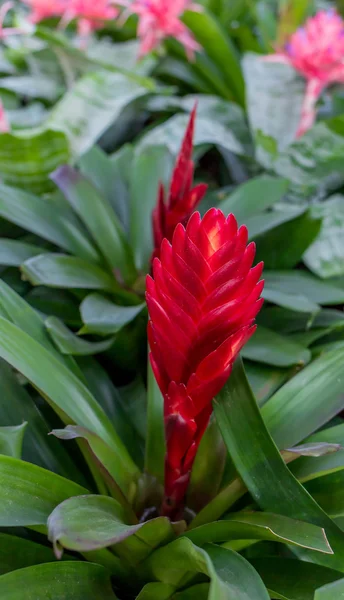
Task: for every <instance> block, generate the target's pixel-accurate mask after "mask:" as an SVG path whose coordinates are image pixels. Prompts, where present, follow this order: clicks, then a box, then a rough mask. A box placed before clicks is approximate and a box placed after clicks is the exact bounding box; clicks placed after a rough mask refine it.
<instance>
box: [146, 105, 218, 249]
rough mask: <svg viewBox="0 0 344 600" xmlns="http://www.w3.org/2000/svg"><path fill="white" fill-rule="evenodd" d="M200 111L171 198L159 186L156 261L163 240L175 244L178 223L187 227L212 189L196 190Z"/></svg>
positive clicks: (155, 216) (193, 116) (192, 118)
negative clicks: (195, 148)
mask: <svg viewBox="0 0 344 600" xmlns="http://www.w3.org/2000/svg"><path fill="white" fill-rule="evenodd" d="M196 108H197V107H196V106H195V107H194V109H193V111H192V113H191V115H190V120H189V123H188V126H187V129H186V132H185V135H184V139H183V142H182V146H181V149H180V152H179V155H178V157H177V161H176V165H175V167H174V170H173V173H172V178H171V185H170V190H169V194H168V198H167V199H166V193H165V189H164V186H163V185H162V184H160V186H159V193H158V202H157V206H156V208H155V209H154V211H153V215H152V220H153V235H154V252H153V257H152V258H155V257H158V258H159V256H160V247H161V243H162V241H163V239H164V238H166V239H167V240H168V241H170V242H171V241H172V237H173V234H174V230H175V228H176V226H177V225H178V223H182V224H183V225H185V224H186V222H187V220H188V218H189V217H190V215H191V214H192V213H193V212H194V210H195V209H196V208H197V206H198V204H199V203H200V201H201V200H202V198H203V197H204V195H205V193H206V191H207V188H208V186H207V185H206V184H205V183H200V184H199V185H196V186H195V187H192V186H193V178H194V170H195V165H194V163H193V160H192V151H193V138H194V132H195V119H196Z"/></svg>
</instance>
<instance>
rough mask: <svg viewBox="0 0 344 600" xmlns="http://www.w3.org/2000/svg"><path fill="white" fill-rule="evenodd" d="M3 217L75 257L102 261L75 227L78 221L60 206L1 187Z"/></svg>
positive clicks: (56, 203) (0, 213) (0, 200)
mask: <svg viewBox="0 0 344 600" xmlns="http://www.w3.org/2000/svg"><path fill="white" fill-rule="evenodd" d="M0 216H1V217H3V218H4V219H7V220H8V221H10V222H11V223H15V224H16V225H19V226H20V227H23V229H26V230H28V231H31V232H32V233H35V234H37V235H39V236H40V237H42V238H43V239H45V240H48V241H49V242H53V244H56V245H57V246H60V247H61V248H63V249H64V250H67V251H68V252H71V253H72V254H77V255H78V256H80V257H81V258H84V259H86V260H91V261H93V262H98V261H99V256H98V254H97V251H96V249H95V248H94V247H93V246H92V244H91V242H90V241H89V240H88V238H87V237H86V235H85V233H84V232H83V231H82V230H81V228H80V226H78V223H75V218H74V220H72V219H70V216H69V218H66V217H67V215H66V213H65V211H64V210H63V207H62V206H61V205H60V204H59V203H58V202H53V201H52V200H50V201H49V202H47V201H46V200H44V199H43V198H39V197H38V196H34V195H32V194H28V193H27V192H24V191H23V190H19V189H16V188H13V187H9V186H6V185H3V184H0ZM41 252H44V250H43V249H42V251H41Z"/></svg>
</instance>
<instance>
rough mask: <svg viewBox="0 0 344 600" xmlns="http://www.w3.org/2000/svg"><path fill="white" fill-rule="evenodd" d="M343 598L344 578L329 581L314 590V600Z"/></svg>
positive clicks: (340, 599)
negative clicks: (332, 581)
mask: <svg viewBox="0 0 344 600" xmlns="http://www.w3.org/2000/svg"><path fill="white" fill-rule="evenodd" d="M334 598H335V599H336V600H343V599H344V579H340V580H339V581H335V582H334V583H329V584H327V585H324V586H323V587H321V588H319V589H318V590H316V592H315V595H314V600H333V599H334Z"/></svg>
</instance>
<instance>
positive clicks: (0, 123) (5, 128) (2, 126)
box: [0, 100, 11, 133]
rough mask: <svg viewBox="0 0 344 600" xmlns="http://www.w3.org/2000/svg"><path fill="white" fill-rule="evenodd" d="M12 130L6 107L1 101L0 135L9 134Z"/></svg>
mask: <svg viewBox="0 0 344 600" xmlns="http://www.w3.org/2000/svg"><path fill="white" fill-rule="evenodd" d="M10 130H11V128H10V124H9V122H8V119H7V115H6V111H5V109H4V105H3V103H2V101H1V100H0V133H8V132H9V131H10Z"/></svg>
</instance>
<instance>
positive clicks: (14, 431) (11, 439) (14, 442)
mask: <svg viewBox="0 0 344 600" xmlns="http://www.w3.org/2000/svg"><path fill="white" fill-rule="evenodd" d="M26 427H27V423H22V425H16V426H7V427H0V454H5V455H6V456H13V458H21V455H22V447H23V440H24V434H25V429H26Z"/></svg>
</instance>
